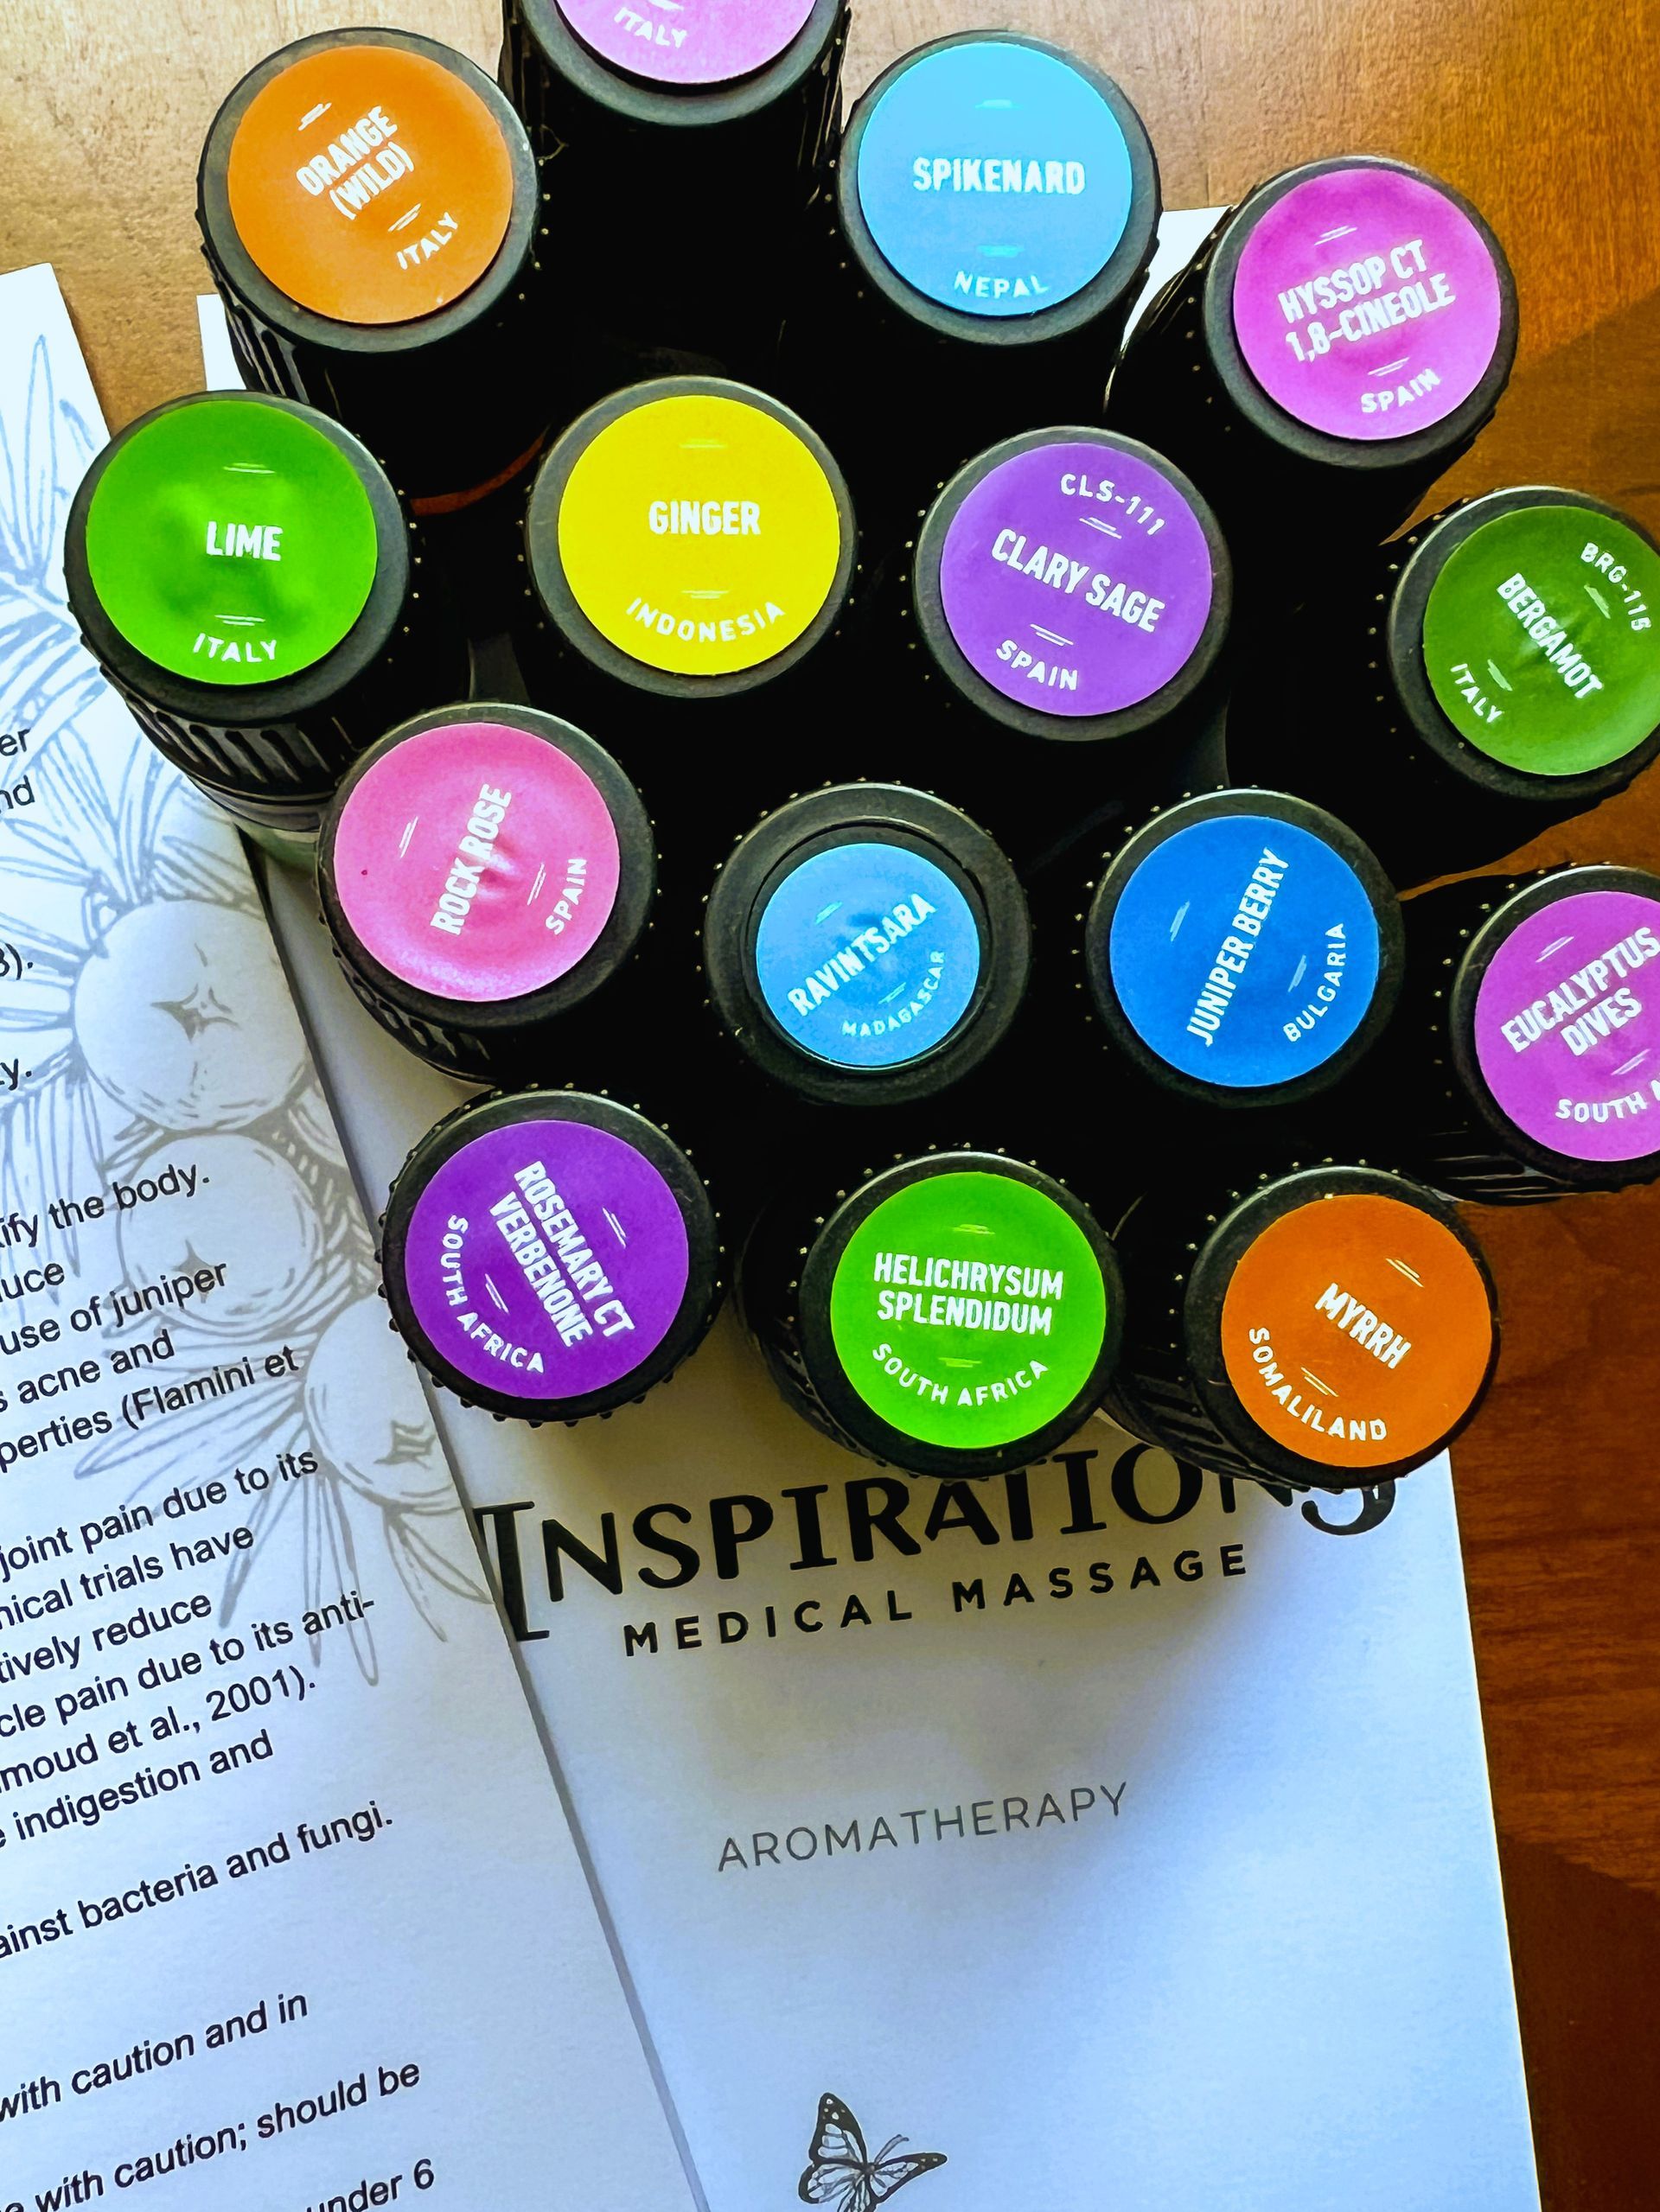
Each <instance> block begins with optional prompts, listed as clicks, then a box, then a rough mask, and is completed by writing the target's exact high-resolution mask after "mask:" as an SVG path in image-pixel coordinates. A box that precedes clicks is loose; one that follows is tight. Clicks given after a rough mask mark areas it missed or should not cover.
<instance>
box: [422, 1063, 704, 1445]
mask: <svg viewBox="0 0 1660 2212" xmlns="http://www.w3.org/2000/svg"><path fill="white" fill-rule="evenodd" d="M381 1261H382V1266H383V1269H384V1272H385V1278H386V1297H387V1300H388V1303H389V1304H390V1305H391V1308H392V1314H393V1320H394V1321H395V1323H397V1326H398V1328H399V1331H400V1332H401V1334H402V1335H403V1336H404V1339H405V1342H407V1344H408V1345H409V1347H410V1349H411V1351H412V1353H413V1355H414V1356H415V1358H416V1359H417V1360H418V1361H419V1363H420V1365H421V1366H422V1367H425V1370H426V1372H427V1373H428V1374H430V1375H431V1376H432V1377H433V1378H434V1380H437V1381H438V1382H440V1383H442V1384H443V1385H444V1387H445V1388H446V1389H447V1390H450V1391H452V1392H454V1393H455V1394H456V1397H458V1398H460V1399H463V1401H464V1402H465V1403H466V1404H468V1405H469V1406H482V1407H483V1408H484V1409H485V1410H486V1411H487V1412H491V1413H495V1414H496V1415H498V1416H500V1417H503V1418H508V1419H513V1420H520V1421H528V1422H530V1423H532V1424H533V1425H535V1424H537V1423H540V1422H543V1421H564V1422H567V1423H568V1422H574V1421H579V1420H584V1419H586V1418H588V1417H589V1416H590V1415H591V1414H605V1413H611V1412H615V1411H616V1408H617V1407H618V1406H626V1405H629V1404H631V1403H633V1402H634V1401H635V1399H640V1398H643V1397H644V1395H645V1394H646V1393H647V1392H648V1390H650V1389H652V1388H653V1387H654V1386H655V1385H656V1384H658V1383H660V1382H662V1381H664V1380H667V1377H668V1376H669V1375H670V1374H673V1373H674V1369H675V1368H676V1367H678V1366H679V1365H680V1361H682V1360H684V1359H685V1358H686V1355H688V1354H689V1353H690V1352H692V1351H693V1350H695V1348H697V1346H698V1345H699V1343H700V1342H702V1340H703V1337H704V1335H705V1334H706V1331H707V1329H708V1328H709V1325H710V1323H711V1322H712V1320H713V1318H714V1316H715V1312H716V1310H717V1308H718V1304H719V1300H720V1293H721V1288H722V1283H721V1249H720V1233H719V1228H718V1223H717V1221H716V1219H715V1213H714V1208H713V1207H712V1204H711V1202H710V1198H709V1193H708V1191H707V1190H706V1188H705V1186H704V1184H703V1182H702V1180H701V1178H700V1177H699V1175H698V1172H697V1170H696V1169H695V1168H693V1164H692V1163H691V1160H690V1159H689V1158H688V1157H687V1156H686V1153H684V1152H683V1151H681V1150H680V1146H679V1145H678V1144H675V1143H674V1141H673V1140H672V1138H668V1137H667V1136H666V1135H665V1134H664V1133H663V1131H661V1129H659V1128H658V1127H656V1126H655V1125H654V1124H653V1123H652V1122H649V1121H648V1120H646V1119H645V1118H644V1117H643V1116H642V1114H640V1113H637V1112H635V1110H634V1109H633V1108H632V1107H629V1106H620V1105H618V1104H617V1103H616V1101H615V1100H611V1099H608V1098H601V1097H595V1096H591V1095H588V1094H585V1093H582V1092H580V1091H520V1092H514V1093H495V1095H493V1096H491V1097H489V1098H486V1099H481V1100H474V1101H473V1102H472V1103H470V1104H469V1105H467V1106H462V1107H461V1108H459V1109H458V1110H457V1111H456V1112H454V1113H452V1114H450V1115H449V1116H448V1117H446V1119H444V1120H443V1121H441V1122H439V1124H438V1125H437V1127H436V1128H435V1129H433V1130H432V1131H430V1132H429V1134H428V1135H427V1136H425V1137H424V1138H422V1140H421V1142H420V1143H419V1144H418V1145H417V1146H416V1148H415V1150H414V1151H413V1152H412V1153H411V1155H410V1157H409V1158H408V1160H407V1162H406V1163H405V1165H404V1167H403V1169H402V1170H401V1172H400V1173H399V1176H398V1179H397V1181H396V1182H395V1183H394V1184H393V1189H392V1195H391V1196H390V1198H389V1199H388V1201H387V1203H386V1219H385V1223H384V1240H383V1250H382V1254H381Z"/></svg>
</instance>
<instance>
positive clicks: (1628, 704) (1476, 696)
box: [1423, 494, 1660, 777]
mask: <svg viewBox="0 0 1660 2212" xmlns="http://www.w3.org/2000/svg"><path fill="white" fill-rule="evenodd" d="M1657 607H1660V553H1657V551H1656V550H1655V548H1654V546H1653V545H1651V544H1650V542H1649V540H1648V539H1646V538H1645V537H1644V536H1643V535H1642V534H1640V533H1639V532H1638V531H1637V530H1635V529H1634V528H1632V527H1631V525H1630V524H1629V523H1627V522H1625V520H1622V519H1621V518H1620V517H1619V516H1618V515H1616V514H1613V513H1610V512H1609V511H1608V510H1607V509H1606V508H1604V507H1600V506H1591V505H1581V504H1580V503H1579V502H1577V501H1576V500H1574V499H1572V498H1571V497H1570V496H1568V495H1567V494H1561V495H1560V496H1557V497H1549V496H1542V497H1540V498H1538V499H1536V500H1535V503H1533V504H1529V505H1525V506H1516V507H1511V508H1510V511H1509V512H1506V513H1500V514H1497V515H1496V516H1494V518H1493V519H1492V520H1491V521H1488V522H1484V523H1483V524H1482V525H1481V526H1480V527H1479V528H1478V529H1476V530H1474V531H1472V532H1471V533H1470V534H1469V535H1468V536H1467V537H1465V539H1463V540H1462V542H1461V543H1460V544H1459V545H1457V546H1456V547H1455V549H1454V550H1453V551H1452V553H1451V554H1450V555H1449V556H1448V557H1447V558H1446V561H1445V563H1444V564H1443V565H1442V566H1441V567H1440V572H1439V573H1438V574H1437V575H1436V577H1435V579H1434V582H1433V583H1432V584H1431V586H1430V590H1429V594H1428V598H1427V602H1426V604H1425V608H1424V615H1423V659H1424V673H1425V674H1426V676H1427V679H1428V681H1429V685H1430V688H1431V690H1432V691H1433V693H1434V697H1435V700H1436V703H1437V704H1438V705H1439V706H1440V709H1441V711H1442V712H1443V713H1444V714H1445V715H1446V718H1447V720H1448V721H1449V722H1450V723H1451V724H1452V727H1453V728H1454V729H1455V730H1457V731H1458V733H1459V736H1461V737H1462V738H1464V739H1465V741H1466V742H1467V743H1470V744H1471V745H1472V746H1474V747H1475V748H1476V749H1477V750H1478V752H1481V753H1484V754H1485V755H1487V757H1488V758H1489V759H1491V760H1493V761H1497V762H1500V763H1501V764H1502V765H1503V766H1504V767H1506V768H1514V769H1517V770H1519V771H1521V772H1522V773H1523V774H1524V775H1536V776H1545V777H1550V776H1557V777H1561V776H1580V775H1594V774H1596V773H1597V771H1599V770H1600V769H1604V768H1609V767H1611V766H1612V764H1613V763H1614V762H1618V761H1620V760H1623V759H1624V758H1625V756H1626V755H1628V754H1630V753H1631V752H1632V751H1633V750H1635V749H1636V748H1637V747H1638V746H1639V745H1641V744H1642V743H1644V741H1645V740H1646V739H1647V738H1649V737H1650V736H1652V735H1653V733H1654V731H1655V730H1656V729H1657V728H1660V632H1657V629H1656V628H1655V617H1654V610H1655V609H1656V608H1657Z"/></svg>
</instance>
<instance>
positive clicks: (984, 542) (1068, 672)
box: [940, 443, 1216, 717]
mask: <svg viewBox="0 0 1660 2212" xmlns="http://www.w3.org/2000/svg"><path fill="white" fill-rule="evenodd" d="M1215 584H1216V575H1215V571H1214V569H1213V567H1212V564H1211V560H1210V545H1209V544H1208V543H1207V542H1206V539H1205V535H1204V532H1203V529H1202V527H1201V526H1200V524H1199V520H1198V517H1197V515H1196V514H1195V513H1194V512H1193V510H1192V508H1191V507H1190V506H1189V505H1188V502H1187V501H1186V500H1185V499H1184V498H1183V496H1182V494H1180V493H1179V492H1178V490H1177V489H1176V488H1175V486H1174V485H1173V484H1172V483H1171V482H1170V481H1168V480H1167V479H1166V478H1165V476H1163V475H1160V474H1159V471H1158V469H1154V468H1152V467H1151V466H1150V465H1149V464H1148V463H1147V462H1145V461H1142V460H1140V459H1139V458H1138V457H1137V456H1135V455H1134V454H1130V453H1116V452H1114V451H1112V450H1111V449H1108V448H1107V447H1103V446H1098V445H1085V444H1079V443H1069V444H1063V443H1056V444H1054V445H1042V446H1038V447H1035V448H1034V449H1032V450H1031V452H1029V453H1021V454H1017V455H1016V456H1014V457H1013V459H1012V460H1009V461H1005V462H999V465H998V467H996V468H995V469H993V470H992V471H991V472H990V474H989V475H986V476H984V477H982V478H981V479H980V482H979V483H978V484H976V485H975V487H974V490H973V491H972V492H970V493H969V494H968V496H967V499H966V500H964V501H963V502H962V505H961V507H959V508H958V509H957V512H956V513H955V515H954V516H953V517H952V519H951V522H950V526H949V527H948V530H947V532H946V533H945V546H944V550H943V551H942V554H941V557H940V590H941V596H942V600H943V602H944V607H945V619H946V621H947V622H948V624H949V626H950V630H951V634H952V636H953V637H954V638H955V641H956V642H957V646H958V648H959V649H960V651H961V653H962V655H963V658H964V659H965V660H967V662H968V664H969V666H971V667H972V668H974V670H975V671H976V672H977V673H979V674H980V675H981V676H983V677H984V678H985V679H986V682H987V683H988V684H990V685H993V687H994V689H996V690H997V691H999V692H1002V694H1003V696H1004V697H1005V698H1010V699H1013V700H1014V701H1016V703H1017V704H1019V705H1021V706H1031V707H1036V708H1038V710H1039V711H1041V712H1043V713H1045V714H1056V715H1065V716H1069V717H1078V716H1088V715H1101V714H1115V713H1118V712H1119V711H1121V710H1122V709H1123V708H1125V707H1131V706H1136V705H1139V704H1140V702H1141V700H1143V699H1145V698H1151V697H1152V694H1153V692H1157V691H1160V690H1162V689H1163V687H1164V686H1165V685H1166V684H1168V683H1170V682H1172V680H1173V679H1175V678H1176V677H1177V676H1178V675H1179V674H1180V673H1181V672H1182V670H1183V669H1184V667H1185V666H1186V665H1187V662H1188V660H1189V659H1190V657H1191V654H1192V652H1193V649H1194V647H1196V646H1197V644H1198V641H1199V640H1200V638H1201V637H1203V634H1204V626H1205V623H1206V622H1208V621H1209V619H1210V601H1211V594H1212V592H1213V590H1214V589H1215Z"/></svg>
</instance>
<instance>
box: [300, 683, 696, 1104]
mask: <svg viewBox="0 0 1660 2212" xmlns="http://www.w3.org/2000/svg"><path fill="white" fill-rule="evenodd" d="M317 881H318V889H319V892H320V895H321V898H322V912H323V919H324V921H326V922H327V923H328V926H329V934H330V935H331V936H332V938H333V940H334V942H335V950H336V952H337V953H338V954H339V956H340V961H341V966H342V969H343V970H344V972H345V974H346V977H347V979H348V982H349V983H350V984H351V986H352V988H353V990H354V991H355V992H356V994H357V996H358V998H360V999H361V1001H362V1003H363V1004H364V1005H365V1006H367V1009H368V1010H369V1011H370V1013H372V1014H373V1016H374V1017H375V1019H376V1020H377V1021H378V1022H379V1023H380V1024H381V1026H382V1027H383V1028H385V1029H386V1030H389V1031H390V1032H391V1033H392V1035H393V1036H395V1037H397V1038H398V1039H399V1041H400V1042H402V1043H404V1044H405V1045H407V1046H408V1047H409V1048H410V1049H411V1050H412V1051H413V1052H417V1053H418V1054H419V1055H421V1057H422V1058H423V1059H425V1060H428V1061H431V1063H432V1064H433V1065H434V1066H435V1067H439V1068H444V1069H446V1070H448V1071H449V1072H450V1073H452V1074H462V1075H469V1076H476V1077H477V1078H479V1079H480V1080H481V1081H505V1080H507V1079H508V1078H509V1077H513V1076H516V1077H517V1078H518V1079H519V1080H526V1079H542V1080H546V1079H547V1078H548V1077H550V1076H551V1075H552V1073H553V1071H554V1068H555V1065H556V1064H557V1062H558V1061H559V1060H560V1059H561V1057H563V1056H565V1055H567V1054H568V1053H569V1052H570V1051H571V1049H572V1041H573V1036H574V1023H573V1020H572V1017H573V1016H574V1015H575V1014H576V1012H577V1010H578V1009H579V1008H581V1009H591V1007H592V1005H593V1004H594V1002H595V1000H596V998H597V996H598V995H600V994H603V993H604V992H605V991H606V987H607V986H608V985H610V983H611V982H612V981H613V979H615V978H616V976H618V975H619V974H620V973H622V972H623V971H624V970H625V969H626V968H628V967H629V964H630V963H631V962H632V961H633V960H634V959H635V955H636V954H637V953H638V951H639V949H640V946H641V943H642V940H643V938H644V936H645V934H646V932H647V931H648V928H650V926H651V918H652V908H653V903H654V898H655V895H656V887H657V861H656V852H655V849H654V839H653V835H652V827H651V824H650V822H649V820H648V818H647V815H646V810H645V808H644V806H642V804H641V801H640V797H639V794H638V793H637V792H636V791H635V788H634V786H633V785H632V784H631V783H630V782H629V780H628V778H627V776H625V775H623V771H622V769H621V768H618V766H617V765H616V762H615V761H614V760H613V759H612V758H611V756H610V754H609V753H607V752H606V751H605V750H604V749H603V747H602V746H599V745H597V744H596V743H594V741H593V739H592V738H591V737H587V736H584V735H583V733H582V732H581V731H580V730H574V729H572V728H571V725H570V724H568V723H563V722H559V721H558V720H556V719H555V717H552V715H545V714H539V713H537V712H536V711H534V710H533V709H532V708H528V707H520V706H513V705H508V704H476V705H466V706H451V707H441V708H439V709H437V711H434V712H432V713H431V714H425V715H420V716H418V717H416V718H415V720H413V721H412V722H407V723H405V724H403V725H402V727H401V728H399V729H398V730H393V731H392V732H391V733H390V734H389V735H388V736H386V737H384V738H382V739H381V741H380V743H379V744H378V745H375V746H373V747H372V748H371V749H370V750H369V751H368V752H367V753H366V754H365V755H364V756H363V757H362V759H361V760H360V761H359V762H358V763H357V764H356V766H355V767H354V768H353V769H352V771H351V773H350V774H349V775H348V777H347V779H346V781H345V782H344V784H342V787H341V789H340V791H339V793H338V794H337V795H336V797H335V801H334V804H333V805H332V806H330V808H329V814H328V818H327V819H326V821H325V822H324V825H323V830H322V838H321V840H320V843H319V847H318V853H317Z"/></svg>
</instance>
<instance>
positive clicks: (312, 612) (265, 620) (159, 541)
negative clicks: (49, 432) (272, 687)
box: [86, 399, 379, 684]
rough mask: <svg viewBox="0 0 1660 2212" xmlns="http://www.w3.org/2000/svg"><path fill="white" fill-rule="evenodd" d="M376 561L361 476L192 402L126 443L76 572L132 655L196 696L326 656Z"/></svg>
mask: <svg viewBox="0 0 1660 2212" xmlns="http://www.w3.org/2000/svg"><path fill="white" fill-rule="evenodd" d="M378 558H379V541H378V539H377V535H376V531H375V522H374V510H373V507H371V506H370V504H369V495H368V494H367V492H366V491H365V490H364V488H363V485H362V481H361V478H360V477H359V475H358V474H357V471H356V470H355V469H354V468H353V466H352V464H351V462H349V461H348V459H347V458H346V456H345V455H344V454H343V453H342V451H341V450H340V449H339V447H338V446H336V445H335V444H334V443H332V442H331V441H330V440H329V438H327V437H324V436H323V434H322V431H321V430H317V429H316V428H314V427H313V425H312V424H310V423H308V422H305V421H303V419H302V418H300V417H299V416H297V415H291V414H290V413H289V412H288V411H287V410H286V409H285V408H282V407H274V406H268V405H264V404H263V403H262V402H260V401H258V400H252V399H201V400H196V401H194V402H192V403H191V404H190V405H188V406H182V407H175V408H173V409H172V410H171V411H169V413H167V414H164V415H159V416H157V417H156V420H155V421H154V422H151V423H146V424H144V427H143V428H142V429H140V430H135V431H134V432H133V434H132V435H131V437H129V438H127V440H126V441H125V443H124V444H122V445H121V446H120V447H118V449H117V450H116V452H115V453H114V454H112V456H111V458H110V462H109V466H108V467H107V468H106V469H105V471H104V474H103V475H102V476H101V478H100V479H99V485H98V489H97V490H96V491H95V492H94V493H93V498H92V502H91V505H90V507H89V508H88V510H87V515H86V566H87V571H88V573H89V575H90V577H91V579H92V585H93V590H94V591H96V592H97V594H98V596H99V603H100V604H101V605H102V607H103V609H104V611H105V614H106V615H108V616H109V618H110V620H111V621H112V622H113V623H114V625H115V627H116V628H117V629H118V630H119V631H120V633H121V634H122V636H123V637H124V638H125V639H126V641H127V642H128V644H129V645H131V646H132V647H135V648H136V649H137V651H138V652H140V653H143V654H144V657H145V659H146V660H153V661H154V662H155V663H156V666H157V667H160V668H167V669H170V670H171V671H172V673H173V674H175V675H176V676H189V677H194V678H195V679H196V680H197V681H198V682H199V683H203V684H273V683H278V682H280V681H281V680H282V679H283V678H284V677H287V676H296V675H297V674H299V673H300V672H301V670H302V669H305V668H310V667H311V666H314V665H315V663H316V662H317V661H319V660H322V659H323V658H324V656H325V655H326V654H328V653H332V652H333V651H334V649H335V647H336V646H337V645H338V644H340V642H341V641H342V639H343V638H344V637H345V636H346V635H347V634H348V632H349V631H350V629H351V628H352V625H353V624H354V622H356V620H357V618H358V616H359V615H361V613H362V612H363V609H364V607H365V606H366V605H367V602H368V596H369V592H370V590H371V589H372V587H373V583H374V576H375V566H376V562H377V559H378Z"/></svg>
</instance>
